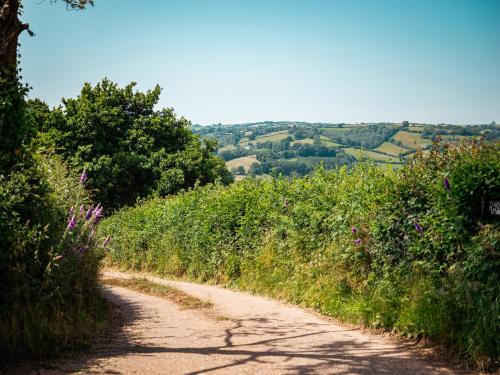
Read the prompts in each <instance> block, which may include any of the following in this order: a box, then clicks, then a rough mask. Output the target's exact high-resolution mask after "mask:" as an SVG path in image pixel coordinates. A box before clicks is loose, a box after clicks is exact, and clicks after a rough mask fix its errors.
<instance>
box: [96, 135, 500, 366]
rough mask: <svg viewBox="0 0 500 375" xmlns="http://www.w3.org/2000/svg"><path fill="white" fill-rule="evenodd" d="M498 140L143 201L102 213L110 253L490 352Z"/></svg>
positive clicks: (495, 310)
mask: <svg viewBox="0 0 500 375" xmlns="http://www.w3.org/2000/svg"><path fill="white" fill-rule="evenodd" d="M499 194H500V145H499V144H498V143H497V144H482V143H481V142H476V141H473V142H469V143H464V144H462V145H460V146H459V147H449V146H447V145H440V144H435V145H434V147H433V149H432V150H431V152H430V155H424V154H423V153H418V154H417V156H416V157H415V158H413V159H412V160H411V161H410V162H409V163H407V165H405V166H404V167H403V168H401V169H399V170H397V171H394V170H393V169H391V168H388V169H386V170H385V169H381V168H380V167H376V166H373V165H367V164H360V165H357V166H355V167H354V168H352V169H347V168H340V169H338V170H336V171H325V170H321V169H319V170H317V171H316V172H315V173H314V174H313V175H311V176H308V177H304V178H296V179H289V178H283V179H271V180H259V179H245V180H243V181H241V182H238V183H235V184H233V185H231V186H229V187H224V186H221V185H209V186H206V187H202V188H196V189H194V190H192V191H190V192H187V193H184V194H181V195H178V196H176V197H170V198H164V199H151V200H148V201H145V202H143V203H142V204H140V205H138V206H137V207H135V208H127V209H123V210H121V211H119V212H117V213H116V214H114V215H113V216H111V217H110V218H107V219H106V220H105V221H104V222H103V223H102V225H101V226H100V230H101V231H102V233H103V234H106V235H107V234H110V235H112V236H113V239H112V243H111V247H110V252H109V257H108V261H109V262H110V263H112V264H114V265H117V266H120V267H123V268H131V269H141V270H149V271H153V272H156V273H158V274H162V275H175V276H182V277H187V278H192V279H195V280H199V281H210V282H216V283H222V284H226V285H231V286H234V287H238V288H242V289H246V290H249V291H252V292H257V293H263V294H268V295H272V296H275V297H279V298H283V299H286V300H288V301H292V302H295V303H298V304H302V305H305V306H310V307H314V308H316V309H317V310H319V311H321V312H322V313H324V314H328V315H331V316H334V317H336V318H339V319H342V320H346V321H350V322H355V323H358V324H363V325H366V326H369V327H376V328H383V329H390V330H395V331H397V332H399V333H400V334H402V335H405V336H408V337H414V338H419V337H423V336H426V337H430V338H431V339H433V340H434V341H436V342H440V343H444V344H446V345H447V346H448V347H450V348H452V349H453V350H454V351H455V352H457V353H458V354H460V355H461V356H464V357H468V358H471V359H474V360H475V361H476V362H477V363H478V364H479V365H481V366H489V365H494V364H495V362H496V361H498V356H499V338H498V334H497V333H498V332H499V331H500V329H499V328H500V327H499V321H498V316H499V314H500V309H499V301H498V296H499V284H498V274H499V269H500V261H499V259H500V258H499V247H500V231H499V229H500V226H499V222H498V219H495V217H493V216H489V215H488V214H487V208H485V202H488V201H490V200H500V196H499Z"/></svg>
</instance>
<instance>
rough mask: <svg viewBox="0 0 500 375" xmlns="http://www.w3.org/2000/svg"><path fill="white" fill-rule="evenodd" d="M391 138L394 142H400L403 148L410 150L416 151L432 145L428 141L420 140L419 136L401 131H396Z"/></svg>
mask: <svg viewBox="0 0 500 375" xmlns="http://www.w3.org/2000/svg"><path fill="white" fill-rule="evenodd" d="M393 138H394V140H395V141H397V142H401V144H402V145H403V146H404V147H406V148H410V149H416V148H417V147H424V146H429V145H430V144H432V141H431V140H430V139H425V138H422V136H421V135H420V134H417V133H410V132H407V131H402V130H400V131H398V132H397V133H396V134H395V135H394V137H393Z"/></svg>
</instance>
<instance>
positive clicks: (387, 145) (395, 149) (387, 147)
mask: <svg viewBox="0 0 500 375" xmlns="http://www.w3.org/2000/svg"><path fill="white" fill-rule="evenodd" d="M375 151H379V152H384V153H386V154H390V155H393V156H399V155H400V154H401V153H404V152H406V151H408V150H407V149H405V148H403V147H400V146H398V145H395V144H394V143H391V142H384V143H382V144H381V145H380V146H378V147H377V148H376V149H375Z"/></svg>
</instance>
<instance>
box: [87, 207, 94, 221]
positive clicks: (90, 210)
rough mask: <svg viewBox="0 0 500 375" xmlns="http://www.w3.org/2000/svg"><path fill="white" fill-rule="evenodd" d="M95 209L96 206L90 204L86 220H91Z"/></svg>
mask: <svg viewBox="0 0 500 375" xmlns="http://www.w3.org/2000/svg"><path fill="white" fill-rule="evenodd" d="M93 211H94V207H93V206H90V207H89V209H88V210H87V213H86V214H85V220H90V218H91V217H92V212H93Z"/></svg>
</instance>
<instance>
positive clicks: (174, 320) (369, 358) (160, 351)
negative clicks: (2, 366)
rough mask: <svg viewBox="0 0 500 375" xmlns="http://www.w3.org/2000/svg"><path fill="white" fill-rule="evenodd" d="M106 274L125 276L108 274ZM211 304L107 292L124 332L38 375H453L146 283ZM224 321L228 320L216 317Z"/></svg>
mask: <svg viewBox="0 0 500 375" xmlns="http://www.w3.org/2000/svg"><path fill="white" fill-rule="evenodd" d="M106 276H109V277H113V278H127V277H130V275H128V274H122V273H117V272H108V273H107V275H106ZM151 280H153V281H155V282H156V283H162V284H168V285H171V286H174V287H176V288H178V289H180V290H182V291H184V292H186V293H188V294H190V295H192V296H195V297H198V298H201V299H204V300H209V301H211V302H212V303H213V305H214V307H213V312H212V313H210V314H207V313H206V312H203V311H200V310H182V309H180V308H179V307H178V305H176V304H174V303H172V302H170V301H167V300H164V299H161V298H158V297H152V296H149V295H145V294H141V293H138V292H134V291H131V290H129V289H124V288H121V287H116V286H113V287H109V286H107V287H105V295H106V298H108V299H109V300H110V301H112V302H113V303H114V304H115V305H117V306H119V310H120V313H121V314H122V315H123V317H124V324H123V328H122V330H121V331H120V333H117V334H115V335H114V336H113V337H112V338H110V339H109V340H106V341H104V342H101V343H100V344H99V345H98V346H97V348H96V349H94V350H93V352H91V353H89V354H87V355H85V356H83V357H82V358H78V359H76V360H73V361H66V362H63V363H61V364H58V365H57V366H56V367H54V368H52V369H45V370H43V371H40V372H39V373H41V374H66V373H84V374H95V373H99V374H141V375H146V374H315V373H319V374H453V373H457V372H456V371H453V370H452V369H449V368H446V367H444V366H439V365H437V364H436V363H431V362H428V361H425V360H422V359H419V358H417V357H416V356H415V355H414V354H412V353H411V352H410V351H408V350H406V349H404V348H403V347H401V346H398V345H397V344H396V343H395V342H394V341H392V340H390V339H387V338H385V337H384V336H382V335H373V334H369V333H366V332H362V331H361V330H359V329H353V328H351V327H347V326H342V325H338V324H334V323H332V322H331V321H329V320H326V319H322V318H320V317H318V316H316V315H315V314H312V313H310V312H307V311H304V310H302V309H300V308H297V307H291V306H287V305H284V304H281V303H278V302H276V301H272V300H269V299H266V298H261V297H255V296H251V295H247V294H243V293H237V292H233V291H230V290H225V289H221V288H218V287H213V286H207V285H197V284H192V283H186V282H174V281H166V280H162V279H158V278H153V277H151ZM218 316H223V317H226V318H227V319H226V320H221V319H218V318H217V317H218Z"/></svg>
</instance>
